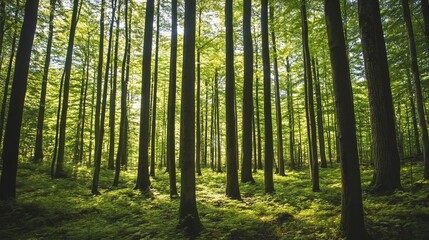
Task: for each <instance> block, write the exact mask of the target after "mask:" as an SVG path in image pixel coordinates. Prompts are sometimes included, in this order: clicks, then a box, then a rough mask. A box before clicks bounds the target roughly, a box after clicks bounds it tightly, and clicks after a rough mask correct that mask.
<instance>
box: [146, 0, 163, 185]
mask: <svg viewBox="0 0 429 240" xmlns="http://www.w3.org/2000/svg"><path fill="white" fill-rule="evenodd" d="M160 2H161V0H158V1H157V7H156V9H157V10H156V37H155V44H156V46H155V69H154V74H153V99H152V104H153V105H152V129H151V130H152V133H151V138H152V139H151V142H150V143H151V146H150V147H151V151H150V152H151V154H150V172H149V174H150V176H152V177H155V168H156V166H155V165H156V164H155V156H156V149H155V146H156V142H155V139H156V102H157V94H158V60H159V6H160Z"/></svg>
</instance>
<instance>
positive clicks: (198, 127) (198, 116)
mask: <svg viewBox="0 0 429 240" xmlns="http://www.w3.org/2000/svg"><path fill="white" fill-rule="evenodd" d="M201 14H202V9H201V8H200V9H199V11H198V41H201V24H202V23H201ZM199 45H200V46H198V48H197V96H196V98H197V107H196V113H195V115H196V123H195V125H196V133H195V138H196V139H195V140H196V146H195V151H196V155H195V157H196V159H195V164H196V165H195V168H196V169H195V171H196V172H197V174H198V176H201V125H200V124H201V123H200V122H201V42H200V43H199Z"/></svg>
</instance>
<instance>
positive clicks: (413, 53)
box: [401, 0, 429, 179]
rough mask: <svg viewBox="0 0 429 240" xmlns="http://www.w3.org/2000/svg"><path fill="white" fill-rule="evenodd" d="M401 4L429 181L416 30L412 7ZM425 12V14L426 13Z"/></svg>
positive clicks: (428, 146)
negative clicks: (413, 23)
mask: <svg viewBox="0 0 429 240" xmlns="http://www.w3.org/2000/svg"><path fill="white" fill-rule="evenodd" d="M401 2H402V10H403V15H404V20H405V26H406V28H407V35H408V48H409V54H410V64H411V72H412V73H413V80H414V93H415V98H416V105H417V116H418V119H419V127H420V133H421V136H422V143H423V159H424V162H425V172H424V178H425V179H429V137H428V131H427V125H426V119H425V114H424V113H425V110H424V103H423V101H424V100H423V99H424V98H423V94H422V87H421V83H420V70H419V65H418V60H417V50H416V43H415V41H414V30H413V25H412V22H411V14H410V7H409V4H408V0H402V1H401ZM423 2H424V1H422V4H423ZM426 5H427V1H426ZM423 12H424V13H425V11H423ZM424 19H425V34H427V33H426V30H427V28H426V24H427V22H426V17H425V18H424ZM426 37H427V35H426Z"/></svg>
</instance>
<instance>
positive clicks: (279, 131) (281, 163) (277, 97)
mask: <svg viewBox="0 0 429 240" xmlns="http://www.w3.org/2000/svg"><path fill="white" fill-rule="evenodd" d="M273 4H275V2H274V1H273V2H272V5H271V6H270V19H271V23H272V25H273V29H272V30H271V41H272V44H273V46H272V47H273V54H274V65H273V67H274V88H275V89H274V91H275V104H276V125H277V161H278V162H279V175H280V176H286V174H285V162H284V157H283V126H282V109H281V106H280V83H279V67H278V60H277V58H278V56H277V46H276V33H275V31H274V6H273Z"/></svg>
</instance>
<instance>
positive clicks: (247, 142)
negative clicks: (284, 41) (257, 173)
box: [241, 0, 256, 183]
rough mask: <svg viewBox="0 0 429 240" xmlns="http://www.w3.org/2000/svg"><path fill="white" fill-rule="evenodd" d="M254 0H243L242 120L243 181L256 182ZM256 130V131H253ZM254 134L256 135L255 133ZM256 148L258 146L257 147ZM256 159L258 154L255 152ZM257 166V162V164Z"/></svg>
mask: <svg viewBox="0 0 429 240" xmlns="http://www.w3.org/2000/svg"><path fill="white" fill-rule="evenodd" d="M251 19H252V0H245V1H244V2H243V46H244V57H243V58H244V59H243V60H244V83H243V120H242V124H243V125H242V127H243V129H242V135H243V136H242V138H243V140H242V141H243V142H242V144H241V147H242V153H243V154H242V161H241V182H243V183H245V182H251V183H254V182H255V180H254V179H253V176H252V131H249V129H254V127H252V123H253V126H254V123H255V121H254V120H253V92H252V91H253V44H252V31H251ZM253 132H255V131H253ZM253 136H254V135H253ZM255 150H256V148H255ZM254 155H255V156H254V157H255V159H256V154H254ZM255 166H256V164H255Z"/></svg>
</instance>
